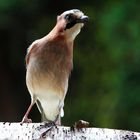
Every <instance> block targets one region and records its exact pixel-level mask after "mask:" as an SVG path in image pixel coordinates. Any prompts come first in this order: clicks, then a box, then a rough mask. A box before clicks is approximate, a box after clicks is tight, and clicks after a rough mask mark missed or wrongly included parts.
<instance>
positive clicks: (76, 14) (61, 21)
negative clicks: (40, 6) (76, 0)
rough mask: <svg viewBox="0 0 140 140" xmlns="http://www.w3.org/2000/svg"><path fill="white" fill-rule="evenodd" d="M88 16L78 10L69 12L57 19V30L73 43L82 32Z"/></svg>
mask: <svg viewBox="0 0 140 140" xmlns="http://www.w3.org/2000/svg"><path fill="white" fill-rule="evenodd" d="M87 21H88V16H86V15H84V13H83V12H82V11H80V10H78V9H73V10H68V11H65V12H64V13H62V14H61V15H59V16H58V17H57V24H56V28H57V29H58V30H59V32H61V34H62V35H64V36H65V37H66V38H67V39H69V40H71V41H73V40H74V39H75V37H76V36H77V35H78V33H79V32H80V30H81V28H82V27H83V26H84V23H86V22H87Z"/></svg>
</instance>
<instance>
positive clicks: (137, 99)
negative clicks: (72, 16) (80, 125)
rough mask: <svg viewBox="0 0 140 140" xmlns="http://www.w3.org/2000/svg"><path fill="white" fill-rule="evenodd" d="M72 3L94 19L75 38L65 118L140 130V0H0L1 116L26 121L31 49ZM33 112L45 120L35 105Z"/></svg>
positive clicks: (92, 124)
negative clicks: (26, 80)
mask: <svg viewBox="0 0 140 140" xmlns="http://www.w3.org/2000/svg"><path fill="white" fill-rule="evenodd" d="M73 8H78V9H80V10H82V11H84V13H86V14H87V15H88V16H89V17H90V21H89V23H88V24H87V25H86V27H85V28H83V30H82V32H81V33H80V35H79V36H78V37H77V39H76V41H75V46H76V47H75V50H74V70H73V72H72V76H71V78H70V84H69V91H68V94H67V97H66V100H65V117H64V118H63V124H65V125H72V124H73V123H74V122H75V121H77V120H79V119H84V120H87V121H89V122H90V123H91V126H95V127H108V128H118V129H129V130H134V131H140V16H139V13H140V1H138V0H129V1H128V0H114V1H111V0H106V1H104V0H86V1H84V0H83V1H81V0H76V1H75V0H71V1H66V0H30V1H29V0H0V36H1V37H0V43H1V44H0V100H1V101H0V121H21V119H22V117H23V115H24V113H25V111H26V109H27V107H28V105H29V104H30V95H29V93H28V91H27V88H26V84H25V73H26V70H25V62H24V58H25V54H26V49H27V47H28V46H29V45H30V44H31V43H32V42H33V41H34V40H36V39H38V38H41V37H43V36H44V35H46V34H47V33H48V32H49V31H50V30H51V29H52V28H53V26H54V25H55V22H56V16H57V15H58V14H60V13H61V12H63V11H65V10H67V9H73ZM30 117H31V118H32V119H33V120H34V121H36V122H38V121H40V114H39V112H38V110H37V108H36V106H35V107H34V108H33V110H32V112H31V114H30Z"/></svg>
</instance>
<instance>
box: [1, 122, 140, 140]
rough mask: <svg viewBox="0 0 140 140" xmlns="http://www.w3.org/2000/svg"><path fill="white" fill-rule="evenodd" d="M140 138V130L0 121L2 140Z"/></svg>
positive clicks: (132, 139) (107, 139) (129, 139)
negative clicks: (74, 127) (78, 127)
mask: <svg viewBox="0 0 140 140" xmlns="http://www.w3.org/2000/svg"><path fill="white" fill-rule="evenodd" d="M40 139H41V140H140V133H139V132H132V131H125V130H116V129H107V128H82V129H79V130H78V129H74V130H72V129H71V128H70V127H65V126H57V127H56V126H54V127H53V128H51V126H48V127H47V126H46V125H45V124H44V123H29V124H26V123H24V124H22V125H21V124H20V123H8V122H7V123H0V140H40Z"/></svg>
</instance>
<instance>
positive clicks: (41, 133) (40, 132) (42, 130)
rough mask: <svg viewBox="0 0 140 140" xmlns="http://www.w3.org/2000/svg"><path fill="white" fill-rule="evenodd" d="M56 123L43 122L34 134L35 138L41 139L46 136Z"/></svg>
mask: <svg viewBox="0 0 140 140" xmlns="http://www.w3.org/2000/svg"><path fill="white" fill-rule="evenodd" d="M54 126H56V125H55V123H54V122H43V123H42V124H41V125H40V126H38V127H37V128H36V129H35V130H36V131H35V133H34V134H33V139H41V138H45V137H46V134H47V132H48V131H50V130H51V129H52V128H53V127H54Z"/></svg>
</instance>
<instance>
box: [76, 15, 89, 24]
mask: <svg viewBox="0 0 140 140" xmlns="http://www.w3.org/2000/svg"><path fill="white" fill-rule="evenodd" d="M88 20H89V17H88V16H85V15H83V16H81V17H80V18H79V19H77V20H76V23H87V22H88Z"/></svg>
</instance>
